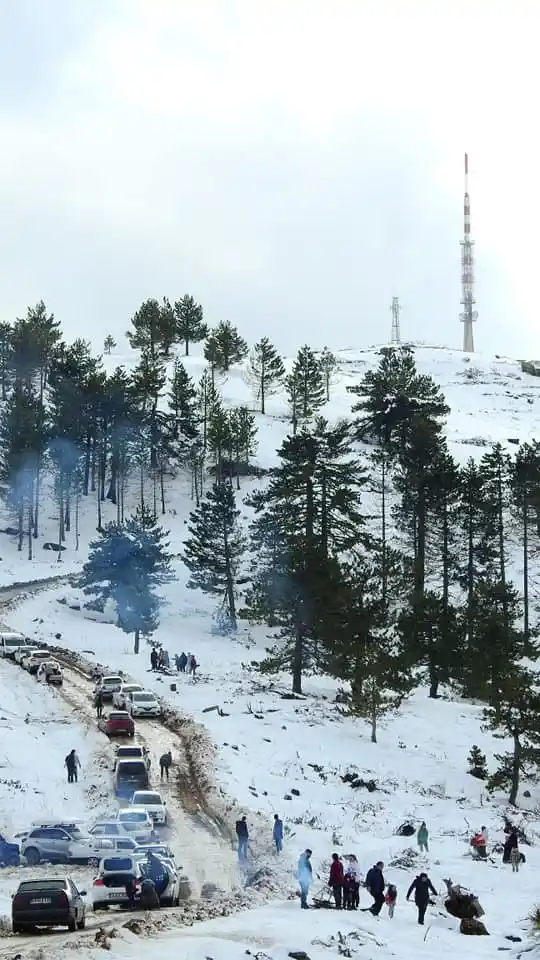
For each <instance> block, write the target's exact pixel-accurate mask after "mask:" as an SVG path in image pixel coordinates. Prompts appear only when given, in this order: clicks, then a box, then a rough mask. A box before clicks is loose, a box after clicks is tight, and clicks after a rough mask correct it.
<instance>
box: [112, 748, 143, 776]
mask: <svg viewBox="0 0 540 960" xmlns="http://www.w3.org/2000/svg"><path fill="white" fill-rule="evenodd" d="M119 760H143V761H144V762H145V764H146V766H147V767H148V769H150V754H149V752H148V749H147V747H139V746H136V745H135V744H130V745H129V746H124V745H123V744H122V745H119V746H117V748H116V753H115V759H114V767H113V773H114V772H116V766H117V764H118V761H119Z"/></svg>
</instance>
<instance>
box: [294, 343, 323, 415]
mask: <svg viewBox="0 0 540 960" xmlns="http://www.w3.org/2000/svg"><path fill="white" fill-rule="evenodd" d="M286 389H287V399H288V401H289V406H290V407H291V412H293V408H294V413H293V415H292V419H293V424H294V423H295V422H297V421H298V420H300V421H306V420H309V419H310V418H311V417H313V416H314V415H315V414H316V413H317V411H318V410H319V408H320V407H322V406H323V404H324V403H325V402H326V391H325V385H324V376H323V372H322V370H321V366H320V364H319V362H318V360H317V357H316V356H315V354H314V352H313V350H312V349H311V347H308V346H304V347H301V348H300V350H299V351H298V354H297V356H296V360H295V361H294V365H293V368H292V371H291V374H290V376H289V377H287V381H286Z"/></svg>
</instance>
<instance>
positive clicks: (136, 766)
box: [118, 760, 146, 786]
mask: <svg viewBox="0 0 540 960" xmlns="http://www.w3.org/2000/svg"><path fill="white" fill-rule="evenodd" d="M144 770H146V767H145V765H144V763H143V761H142V760H138V761H137V762H136V763H124V762H122V763H120V764H119V765H118V773H119V774H120V775H122V774H125V775H126V776H128V777H131V776H133V775H134V774H136V775H137V776H139V774H141V773H142V772H143V771H144ZM141 786H142V784H141Z"/></svg>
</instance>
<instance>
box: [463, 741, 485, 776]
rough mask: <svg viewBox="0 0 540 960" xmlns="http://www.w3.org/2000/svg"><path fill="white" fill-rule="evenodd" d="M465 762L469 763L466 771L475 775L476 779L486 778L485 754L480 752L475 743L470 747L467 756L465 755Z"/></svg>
mask: <svg viewBox="0 0 540 960" xmlns="http://www.w3.org/2000/svg"><path fill="white" fill-rule="evenodd" d="M467 763H468V764H469V769H468V771H467V772H468V773H470V775H471V777H476V779H477V780H487V778H488V768H487V760H486V755H485V753H482V751H481V750H480V747H479V746H477V745H476V744H473V746H472V747H471V750H470V753H469V756H468V757H467Z"/></svg>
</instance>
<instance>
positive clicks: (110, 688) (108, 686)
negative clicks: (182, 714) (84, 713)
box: [93, 675, 162, 719]
mask: <svg viewBox="0 0 540 960" xmlns="http://www.w3.org/2000/svg"><path fill="white" fill-rule="evenodd" d="M98 694H99V695H100V696H101V698H102V701H103V703H112V705H113V707H115V708H116V709H117V710H119V711H126V713H129V715H130V716H131V717H139V718H141V719H144V718H145V717H147V718H149V719H152V718H153V717H158V718H159V717H161V714H162V709H161V705H160V703H159V700H158V699H157V697H156V695H155V693H152V691H151V690H145V689H144V687H142V686H141V685H140V684H139V683H132V682H131V681H127V680H126V679H125V677H122V676H120V675H117V676H116V675H110V676H104V677H101V679H100V680H99V681H98V683H97V685H96V687H95V689H94V694H93V696H94V700H95V699H96V697H97V696H98Z"/></svg>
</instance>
